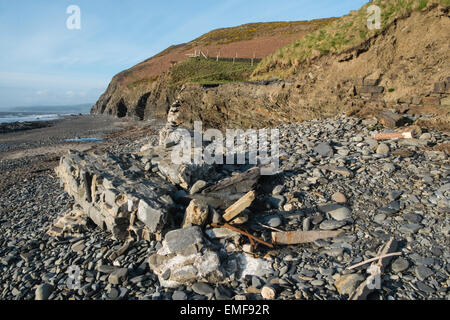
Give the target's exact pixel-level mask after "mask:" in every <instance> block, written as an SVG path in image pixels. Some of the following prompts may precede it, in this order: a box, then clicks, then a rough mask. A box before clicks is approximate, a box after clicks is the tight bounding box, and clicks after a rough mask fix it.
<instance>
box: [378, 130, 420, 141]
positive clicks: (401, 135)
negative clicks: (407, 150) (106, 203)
mask: <svg viewBox="0 0 450 320" xmlns="http://www.w3.org/2000/svg"><path fill="white" fill-rule="evenodd" d="M373 138H374V139H375V140H396V139H412V138H413V134H412V132H382V133H378V134H375V135H374V136H373Z"/></svg>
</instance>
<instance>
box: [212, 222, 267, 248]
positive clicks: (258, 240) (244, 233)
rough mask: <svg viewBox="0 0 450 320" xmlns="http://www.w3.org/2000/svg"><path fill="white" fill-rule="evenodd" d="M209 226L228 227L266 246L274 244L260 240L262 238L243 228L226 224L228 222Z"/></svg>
mask: <svg viewBox="0 0 450 320" xmlns="http://www.w3.org/2000/svg"><path fill="white" fill-rule="evenodd" d="M211 226H212V227H213V228H226V229H230V230H232V231H235V232H238V233H240V234H242V235H244V236H246V237H248V238H249V239H251V240H254V241H256V242H259V243H261V244H263V245H265V246H266V247H269V248H274V245H273V244H272V243H269V242H266V241H264V240H262V239H260V238H258V237H255V236H254V235H252V234H250V233H248V232H246V231H243V230H241V229H239V228H236V227H233V226H232V225H230V224H228V223H225V224H217V223H212V224H211ZM250 242H251V241H250Z"/></svg>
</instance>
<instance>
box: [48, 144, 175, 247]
mask: <svg viewBox="0 0 450 320" xmlns="http://www.w3.org/2000/svg"><path fill="white" fill-rule="evenodd" d="M127 160H128V163H127ZM139 166H140V163H139V162H137V161H133V159H132V158H130V159H125V161H124V159H118V158H116V157H114V156H112V155H110V154H108V153H104V154H99V153H94V152H92V153H79V152H75V151H69V153H68V154H67V155H65V156H63V157H62V158H61V160H60V163H59V166H58V167H57V168H56V174H57V176H58V177H59V178H60V180H61V183H62V185H63V186H64V190H65V191H66V192H67V193H69V194H70V195H71V196H73V197H74V199H75V202H76V203H77V204H78V205H80V206H81V207H82V208H83V210H84V212H85V213H86V215H87V216H88V217H89V218H90V219H91V220H92V221H93V222H94V223H95V224H96V225H97V226H99V227H100V228H102V229H104V230H107V231H109V232H111V233H112V235H113V236H114V237H115V238H117V239H123V240H124V239H126V238H128V237H129V236H130V233H131V234H132V235H134V236H135V237H137V238H138V239H139V238H141V239H150V235H151V234H153V233H159V232H161V230H162V228H163V226H164V224H165V222H166V221H167V218H168V215H169V211H170V210H171V207H172V206H173V200H172V198H171V197H170V194H171V193H173V191H174V186H172V185H171V184H170V183H168V182H166V181H165V180H163V179H162V178H160V177H158V176H151V177H149V176H148V175H147V176H146V175H145V171H144V170H143V168H140V167H139Z"/></svg>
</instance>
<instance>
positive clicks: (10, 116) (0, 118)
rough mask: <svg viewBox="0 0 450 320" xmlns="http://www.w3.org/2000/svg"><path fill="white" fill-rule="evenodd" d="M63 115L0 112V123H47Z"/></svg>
mask: <svg viewBox="0 0 450 320" xmlns="http://www.w3.org/2000/svg"><path fill="white" fill-rule="evenodd" d="M63 116H65V115H63V114H56V113H51V114H50V113H37V112H0V123H12V122H29V121H49V120H57V119H60V118H61V117H63Z"/></svg>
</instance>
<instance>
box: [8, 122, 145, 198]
mask: <svg viewBox="0 0 450 320" xmlns="http://www.w3.org/2000/svg"><path fill="white" fill-rule="evenodd" d="M148 125H149V122H141V121H140V122H138V121H134V120H130V119H117V118H113V117H110V116H103V115H100V116H97V115H96V116H92V115H80V116H69V117H66V118H64V119H61V120H52V121H46V122H45V123H41V124H40V125H39V128H33V129H30V130H20V131H13V132H8V133H2V134H0V176H1V179H0V192H1V191H3V190H5V189H7V188H10V187H15V185H16V184H20V182H21V181H23V180H26V179H29V178H32V177H33V176H35V175H36V174H43V173H44V174H45V173H46V172H47V173H48V174H52V172H51V171H52V170H53V168H54V167H55V166H56V164H57V162H58V161H59V158H60V156H61V155H62V154H63V153H64V152H67V150H69V149H72V150H79V151H85V150H89V149H91V148H97V147H101V148H103V147H106V146H107V145H110V144H113V143H114V140H115V139H117V137H121V136H123V135H127V134H128V133H129V132H133V130H136V128H143V127H146V126H148ZM41 126H42V127H41ZM74 138H97V139H101V140H102V141H103V142H102V143H98V142H69V141H67V139H74Z"/></svg>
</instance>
